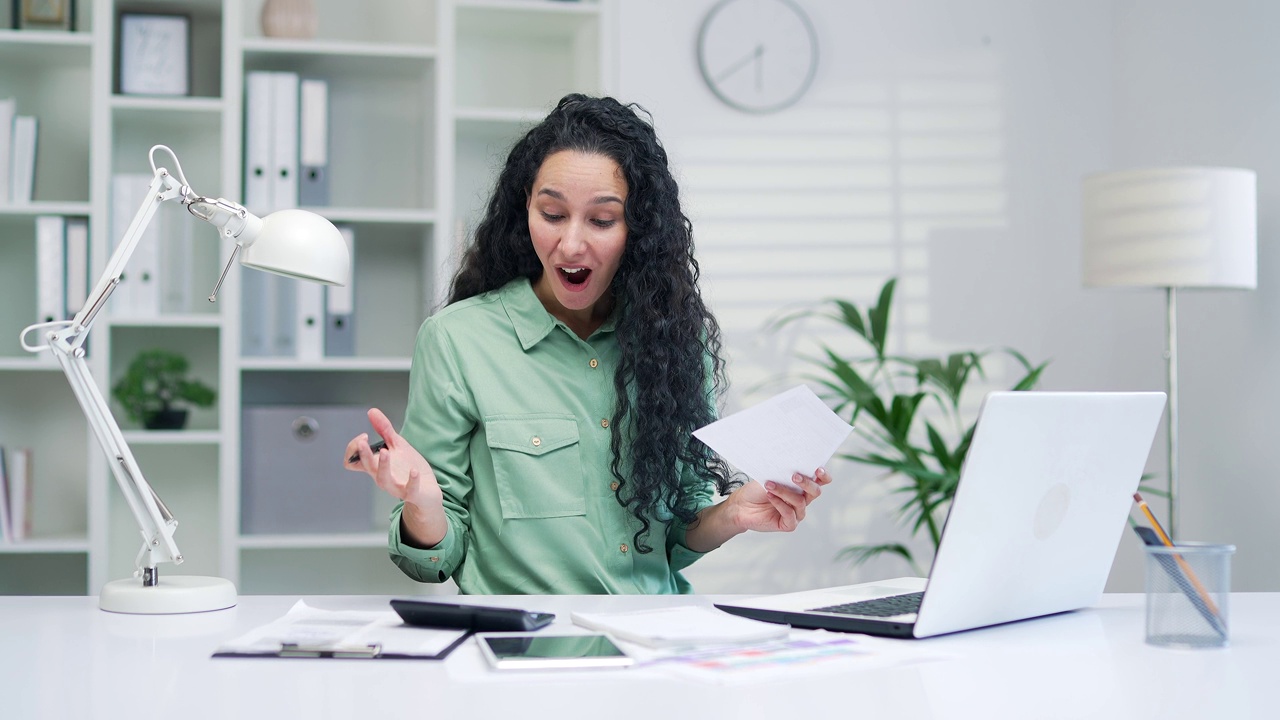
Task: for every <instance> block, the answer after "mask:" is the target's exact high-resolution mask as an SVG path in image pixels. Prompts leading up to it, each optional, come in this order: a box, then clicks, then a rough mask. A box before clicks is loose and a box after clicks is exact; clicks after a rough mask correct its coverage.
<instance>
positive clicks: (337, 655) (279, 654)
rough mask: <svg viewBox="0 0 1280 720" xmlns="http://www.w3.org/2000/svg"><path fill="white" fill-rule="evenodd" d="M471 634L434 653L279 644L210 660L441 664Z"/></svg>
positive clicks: (376, 645)
mask: <svg viewBox="0 0 1280 720" xmlns="http://www.w3.org/2000/svg"><path fill="white" fill-rule="evenodd" d="M471 635H472V633H471V632H464V633H461V634H460V635H459V636H458V639H456V640H454V641H453V642H452V643H450V644H449V646H448V647H446V648H444V649H443V650H441V651H439V652H437V653H435V654H430V653H404V652H384V651H383V647H382V644H381V643H366V644H361V645H323V644H321V645H307V644H303V643H281V644H280V649H279V650H276V651H275V652H241V651H233V650H219V651H217V652H215V653H214V654H213V655H212V656H211V657H215V658H259V659H263V658H265V659H276V658H287V659H306V660H444V659H445V658H446V657H448V656H449V653H451V652H453V651H454V649H455V648H457V647H458V646H459V645H461V644H462V643H463V642H465V641H466V640H467V638H469V637H471Z"/></svg>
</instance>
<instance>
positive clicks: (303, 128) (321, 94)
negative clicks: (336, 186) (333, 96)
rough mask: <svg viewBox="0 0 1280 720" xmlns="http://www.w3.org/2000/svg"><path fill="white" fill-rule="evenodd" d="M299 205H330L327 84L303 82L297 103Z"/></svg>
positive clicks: (318, 81)
mask: <svg viewBox="0 0 1280 720" xmlns="http://www.w3.org/2000/svg"><path fill="white" fill-rule="evenodd" d="M298 172H299V173H300V175H299V176H298V204H300V205H303V206H308V205H309V206H321V205H328V204H329V83H328V82H326V81H324V80H316V79H313V78H308V79H306V80H303V81H302V86H301V91H300V95H299V99H298Z"/></svg>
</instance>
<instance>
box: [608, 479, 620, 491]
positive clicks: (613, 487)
mask: <svg viewBox="0 0 1280 720" xmlns="http://www.w3.org/2000/svg"><path fill="white" fill-rule="evenodd" d="M609 489H610V490H613V491H614V492H617V490H618V481H617V480H614V481H613V482H611V483H609Z"/></svg>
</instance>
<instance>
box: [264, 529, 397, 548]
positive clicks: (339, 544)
mask: <svg viewBox="0 0 1280 720" xmlns="http://www.w3.org/2000/svg"><path fill="white" fill-rule="evenodd" d="M239 542H240V547H241V549H244V550H289V549H299V550H310V549H317V548H380V547H386V545H387V533H386V531H383V530H379V531H375V532H368V533H343V534H328V533H325V534H316V535H301V534H300V535H241V536H240V539H239Z"/></svg>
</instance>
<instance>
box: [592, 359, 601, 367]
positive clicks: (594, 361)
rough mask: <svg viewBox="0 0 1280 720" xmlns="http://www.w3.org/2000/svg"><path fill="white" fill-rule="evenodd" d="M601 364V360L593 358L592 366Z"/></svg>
mask: <svg viewBox="0 0 1280 720" xmlns="http://www.w3.org/2000/svg"><path fill="white" fill-rule="evenodd" d="M599 365H600V363H599V361H597V360H596V359H595V358H591V367H593V368H595V367H597V366H599Z"/></svg>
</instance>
